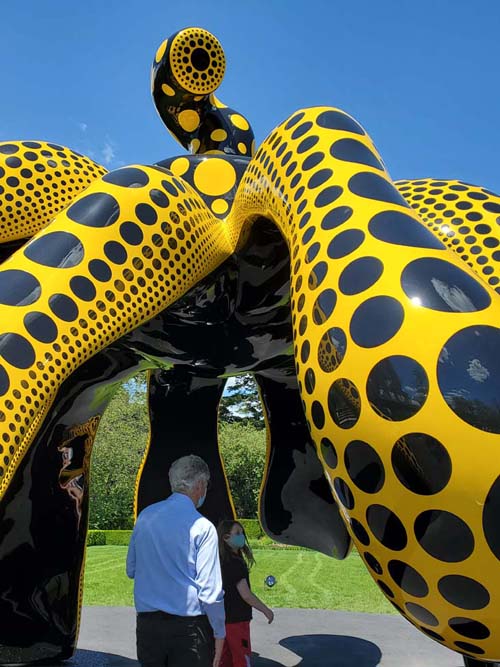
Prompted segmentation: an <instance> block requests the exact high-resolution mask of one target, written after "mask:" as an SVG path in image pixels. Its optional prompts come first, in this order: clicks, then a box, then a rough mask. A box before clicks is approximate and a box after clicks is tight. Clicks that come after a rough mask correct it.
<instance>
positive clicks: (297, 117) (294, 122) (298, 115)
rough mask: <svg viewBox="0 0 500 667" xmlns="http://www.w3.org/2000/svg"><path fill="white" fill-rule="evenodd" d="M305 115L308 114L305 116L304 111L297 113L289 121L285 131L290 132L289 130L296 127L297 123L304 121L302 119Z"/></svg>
mask: <svg viewBox="0 0 500 667" xmlns="http://www.w3.org/2000/svg"><path fill="white" fill-rule="evenodd" d="M305 115H306V114H305V112H304V111H299V113H296V114H295V115H294V116H292V117H291V118H290V119H289V120H288V121H287V123H286V125H285V130H289V129H290V128H292V127H293V126H294V125H297V123H298V122H299V120H302V118H304V116H305Z"/></svg>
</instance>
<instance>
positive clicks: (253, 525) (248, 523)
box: [238, 519, 264, 540]
mask: <svg viewBox="0 0 500 667" xmlns="http://www.w3.org/2000/svg"><path fill="white" fill-rule="evenodd" d="M238 521H239V522H240V523H241V525H242V526H243V528H244V529H245V533H246V534H247V538H248V539H249V540H260V539H261V538H262V537H264V531H263V530H262V528H261V527H260V523H259V522H258V521H257V519H238Z"/></svg>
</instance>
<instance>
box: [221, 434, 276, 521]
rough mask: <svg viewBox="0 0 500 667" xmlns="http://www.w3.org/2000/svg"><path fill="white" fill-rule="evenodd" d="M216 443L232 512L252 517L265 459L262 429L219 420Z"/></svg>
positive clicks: (240, 515) (255, 507)
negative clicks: (231, 501) (226, 481)
mask: <svg viewBox="0 0 500 667" xmlns="http://www.w3.org/2000/svg"><path fill="white" fill-rule="evenodd" d="M219 446H220V449H221V453H222V458H223V461H224V466H225V469H226V475H227V478H228V480H229V486H230V488H231V493H232V496H233V501H234V505H235V508H236V513H237V515H238V516H239V517H240V518H242V519H243V518H245V519H254V518H256V516H257V507H258V499H259V489H260V482H261V480H262V476H263V474H264V468H265V462H266V433H265V431H263V430H262V429H256V428H255V427H254V426H253V425H252V424H250V423H237V424H235V423H231V424H227V423H221V424H220V427H219Z"/></svg>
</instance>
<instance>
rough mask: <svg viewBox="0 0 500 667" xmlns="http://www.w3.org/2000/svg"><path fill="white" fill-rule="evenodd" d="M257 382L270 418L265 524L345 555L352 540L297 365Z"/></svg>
mask: <svg viewBox="0 0 500 667" xmlns="http://www.w3.org/2000/svg"><path fill="white" fill-rule="evenodd" d="M255 380H256V382H257V384H258V386H259V390H260V395H261V399H262V403H263V406H264V411H265V414H266V417H267V418H266V426H267V438H268V452H267V465H266V471H265V476H264V479H263V481H262V487H261V494H260V502H259V514H260V520H261V523H262V527H263V528H264V530H265V531H266V533H267V534H268V535H269V536H270V537H272V538H273V539H275V540H277V541H278V542H283V543H285V544H295V545H298V546H304V547H307V548H308V549H315V550H316V551H322V552H323V553H325V554H327V555H328V556H334V557H335V558H339V559H342V558H345V557H346V556H347V554H348V553H349V549H350V545H351V539H350V537H349V533H348V532H347V530H346V528H345V525H344V522H343V520H342V518H341V516H340V512H339V508H338V506H337V504H336V502H335V500H334V499H333V497H332V491H331V488H330V485H329V483H328V481H327V477H326V476H325V473H324V470H323V466H322V464H321V461H320V460H319V458H318V455H317V453H316V449H315V447H314V443H313V442H312V440H311V436H310V433H309V430H308V427H307V424H306V421H305V418H304V410H303V408H302V403H301V400H300V396H299V390H298V386H297V379H296V377H295V373H294V371H293V369H290V370H289V371H286V370H285V369H275V370H270V371H265V372H259V373H256V374H255Z"/></svg>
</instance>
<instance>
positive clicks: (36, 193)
mask: <svg viewBox="0 0 500 667" xmlns="http://www.w3.org/2000/svg"><path fill="white" fill-rule="evenodd" d="M105 173H106V169H104V167H102V166H101V165H100V164H97V163H96V162H94V161H93V160H91V159H90V158H87V157H85V156H84V155H80V153H77V152H75V151H73V150H71V149H70V148H66V147H65V146H60V145H59V144H51V143H47V142H46V141H9V142H2V143H0V195H1V196H2V200H3V203H2V210H1V212H0V243H8V242H12V241H18V240H20V239H28V238H31V237H32V236H33V235H34V234H36V233H37V232H39V231H40V230H41V229H43V227H46V225H48V224H49V222H50V221H51V220H52V218H53V217H54V216H55V215H57V214H58V213H59V212H60V211H62V210H63V209H64V208H66V207H67V206H68V205H69V203H70V202H72V201H73V199H75V197H76V196H77V195H78V194H80V193H81V192H82V191H83V190H85V188H86V187H87V186H88V185H89V184H90V183H92V181H95V180H96V178H99V176H103V175H104V174H105Z"/></svg>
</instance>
